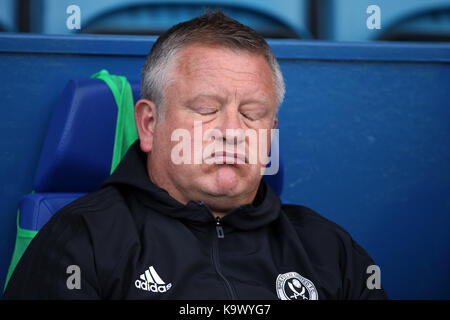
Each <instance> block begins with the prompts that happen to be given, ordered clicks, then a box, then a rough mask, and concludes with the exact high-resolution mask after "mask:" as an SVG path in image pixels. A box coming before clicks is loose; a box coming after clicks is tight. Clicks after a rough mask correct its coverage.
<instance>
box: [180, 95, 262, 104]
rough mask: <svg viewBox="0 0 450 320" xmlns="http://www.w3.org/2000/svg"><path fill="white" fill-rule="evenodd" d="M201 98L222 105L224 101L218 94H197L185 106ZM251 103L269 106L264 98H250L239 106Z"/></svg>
mask: <svg viewBox="0 0 450 320" xmlns="http://www.w3.org/2000/svg"><path fill="white" fill-rule="evenodd" d="M202 98H207V99H212V100H216V101H219V102H221V103H223V102H224V101H225V100H226V99H225V98H224V97H223V96H220V95H218V94H209V93H199V94H197V95H196V96H195V97H193V98H192V99H189V100H188V101H187V102H186V104H187V105H191V104H193V103H194V102H196V101H197V100H199V99H202ZM251 103H257V104H262V105H264V106H270V102H269V100H268V99H266V98H263V97H261V98H251V99H247V100H243V101H241V103H240V104H239V106H244V105H247V104H251Z"/></svg>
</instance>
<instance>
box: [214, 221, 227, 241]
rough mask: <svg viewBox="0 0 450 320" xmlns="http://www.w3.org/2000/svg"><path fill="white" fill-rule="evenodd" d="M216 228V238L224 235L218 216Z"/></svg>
mask: <svg viewBox="0 0 450 320" xmlns="http://www.w3.org/2000/svg"><path fill="white" fill-rule="evenodd" d="M216 230H217V238H219V239H222V238H224V237H225V234H224V233H223V228H222V220H220V218H219V217H217V218H216Z"/></svg>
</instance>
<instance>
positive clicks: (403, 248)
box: [0, 34, 450, 299]
mask: <svg viewBox="0 0 450 320" xmlns="http://www.w3.org/2000/svg"><path fill="white" fill-rule="evenodd" d="M153 42H154V38H151V37H133V36H129V37H118V36H36V35H11V34H1V35H0V70H2V72H1V74H0V96H1V97H2V99H1V102H0V103H1V104H0V137H2V138H1V139H0V165H1V168H2V170H1V171H0V181H2V184H1V190H0V234H1V237H0V279H1V280H0V286H1V287H3V282H4V278H5V276H6V271H7V267H8V264H9V260H10V257H11V254H12V249H13V244H14V238H15V220H16V210H17V207H18V202H19V200H20V198H21V197H22V196H23V195H24V194H27V193H29V192H30V191H31V190H32V188H33V176H34V173H35V170H36V166H37V161H38V158H39V153H40V149H41V146H42V144H43V139H44V137H45V133H46V129H47V126H48V124H49V120H50V116H51V113H52V111H53V107H54V104H55V101H56V99H57V98H58V95H59V94H60V93H61V91H62V89H63V87H64V86H65V84H66V82H67V81H68V80H69V79H75V78H86V77H89V76H90V75H91V74H93V73H95V72H97V71H98V70H100V69H102V68H106V69H108V70H109V71H110V72H111V73H114V74H122V75H125V76H127V77H129V78H133V79H136V78H139V76H140V70H141V68H142V66H143V63H144V57H145V55H146V54H147V53H148V51H149V49H150V48H151V46H152V44H153ZM269 44H270V45H271V46H272V48H273V50H274V52H275V54H276V56H277V57H278V59H279V61H280V64H281V68H282V71H283V73H284V76H285V79H286V87H287V94H286V100H285V103H284V104H283V106H282V107H281V109H280V120H279V128H280V140H281V142H280V144H281V152H283V159H284V162H285V174H286V176H285V180H284V191H283V199H284V200H286V201H288V202H293V203H301V204H304V205H306V206H309V207H311V208H313V209H314V210H316V211H318V212H319V213H321V214H322V215H324V216H325V217H327V218H329V219H331V220H333V221H335V222H336V223H338V224H340V225H341V226H342V227H344V228H345V229H347V230H348V231H349V232H350V233H351V234H352V235H353V236H354V238H355V239H356V240H357V242H359V243H360V244H361V245H362V246H363V247H364V248H365V249H366V250H367V251H368V252H369V253H370V254H371V256H372V257H373V258H374V260H375V262H376V263H377V264H378V265H379V266H380V268H381V280H382V284H383V286H384V287H385V288H386V290H387V293H388V295H389V296H390V297H391V298H401V299H408V298H421V299H427V298H447V299H448V298H450V271H449V270H450V267H449V266H450V234H449V233H448V230H449V228H450V143H449V141H450V108H449V105H450V103H449V101H450V90H449V89H450V88H449V87H450V85H449V84H450V45H444V44H433V45H431V44H428V45H419V44H410V43H403V44H398V43H372V44H370V43H365V44H361V43H353V44H349V43H341V44H339V43H327V42H305V41H295V40H272V41H270V42H269Z"/></svg>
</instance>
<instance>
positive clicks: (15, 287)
mask: <svg viewBox="0 0 450 320" xmlns="http://www.w3.org/2000/svg"><path fill="white" fill-rule="evenodd" d="M98 288H99V286H98V281H97V277H96V270H95V259H94V252H93V249H92V245H91V242H90V237H89V234H88V232H87V228H86V227H85V226H84V224H83V220H82V219H81V217H80V216H79V215H75V214H71V213H69V212H59V214H58V213H56V214H55V216H54V217H53V218H52V219H51V220H50V221H49V222H48V223H47V224H46V225H45V226H44V227H43V228H42V229H41V230H40V231H39V232H38V234H37V235H36V237H35V238H34V239H33V241H32V242H31V243H30V245H29V246H28V248H27V250H26V251H25V253H24V255H23V256H22V258H21V260H20V261H19V263H18V264H17V267H16V268H15V270H14V272H13V274H12V276H11V279H10V281H9V283H8V285H7V287H6V290H5V294H4V296H3V299H6V300H7V299H14V300H19V299H26V300H35V299H36V300H38V299H39V300H41V299H52V300H53V299H99V298H100V292H99V289H98Z"/></svg>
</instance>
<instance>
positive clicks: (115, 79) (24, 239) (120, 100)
mask: <svg viewBox="0 0 450 320" xmlns="http://www.w3.org/2000/svg"><path fill="white" fill-rule="evenodd" d="M91 78H94V79H101V80H103V81H105V83H106V84H107V85H108V87H109V88H110V90H111V92H112V94H113V96H114V101H115V102H116V105H117V109H118V110H117V122H116V134H115V137H114V148H113V156H112V160H111V170H110V173H111V174H112V173H113V172H114V170H115V169H116V167H117V165H118V164H119V163H120V161H121V160H122V158H123V156H124V155H125V153H126V152H127V151H128V149H129V147H130V146H131V145H132V144H133V142H134V141H136V140H137V139H138V134H137V129H136V123H135V121H134V100H133V91H132V90H131V86H130V83H129V82H128V80H127V78H125V77H122V76H116V75H111V74H109V72H108V71H107V70H101V71H100V72H97V73H95V74H94V75H92V76H91ZM31 193H35V191H34V190H32V192H31ZM16 223H17V235H16V243H15V247H14V252H13V256H12V259H11V264H10V265H9V269H8V274H7V276H6V281H5V286H4V288H3V290H6V286H7V285H8V282H9V279H10V278H11V275H12V273H13V272H14V269H15V268H16V266H17V263H18V262H19V260H20V258H21V257H22V255H23V254H24V252H25V250H26V249H27V247H28V245H29V244H30V242H31V240H33V238H34V237H35V236H36V234H37V233H38V231H34V230H27V229H22V228H20V210H18V211H17V222H16Z"/></svg>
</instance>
